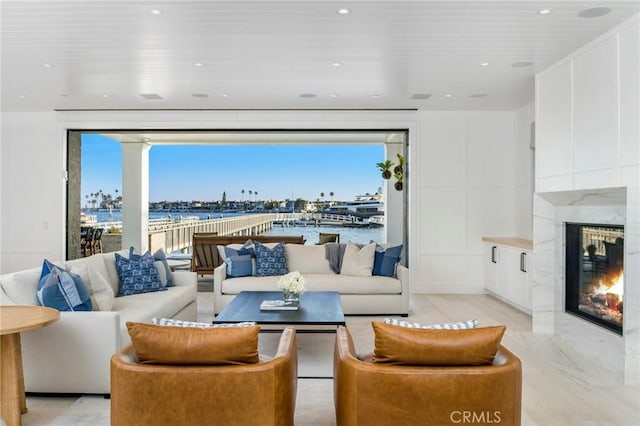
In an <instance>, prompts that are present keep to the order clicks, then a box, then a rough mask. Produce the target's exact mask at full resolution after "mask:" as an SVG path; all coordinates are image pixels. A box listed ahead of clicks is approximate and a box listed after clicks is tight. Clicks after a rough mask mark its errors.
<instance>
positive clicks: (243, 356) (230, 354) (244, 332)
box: [127, 321, 260, 365]
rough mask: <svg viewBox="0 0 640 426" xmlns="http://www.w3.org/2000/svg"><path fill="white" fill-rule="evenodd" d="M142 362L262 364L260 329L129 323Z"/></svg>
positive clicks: (139, 359)
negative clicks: (260, 357) (259, 355)
mask: <svg viewBox="0 0 640 426" xmlns="http://www.w3.org/2000/svg"><path fill="white" fill-rule="evenodd" d="M127 329H128V330H129V335H130V336H131V343H132V344H133V349H134V351H135V353H136V357H137V358H138V361H139V362H141V363H144V364H166V365H229V364H254V363H257V362H259V357H258V333H259V331H260V326H257V325H256V326H253V327H237V328H235V327H233V328H231V327H227V328H207V329H200V328H192V327H165V326H161V325H154V324H144V323H138V322H130V321H129V322H127Z"/></svg>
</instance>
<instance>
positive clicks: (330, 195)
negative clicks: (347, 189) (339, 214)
mask: <svg viewBox="0 0 640 426" xmlns="http://www.w3.org/2000/svg"><path fill="white" fill-rule="evenodd" d="M334 195H336V194H334V192H333V191H331V192H330V193H329V197H331V204H333V196H334Z"/></svg>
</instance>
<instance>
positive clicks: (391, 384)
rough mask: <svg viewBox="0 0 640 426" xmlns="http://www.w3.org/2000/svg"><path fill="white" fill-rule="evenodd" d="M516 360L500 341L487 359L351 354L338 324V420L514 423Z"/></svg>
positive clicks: (518, 389) (347, 425)
mask: <svg viewBox="0 0 640 426" xmlns="http://www.w3.org/2000/svg"><path fill="white" fill-rule="evenodd" d="M521 398H522V372H521V364H520V360H519V359H518V358H517V357H516V356H515V355H514V354H512V353H511V352H509V351H508V350H507V349H505V348H504V347H502V346H500V349H499V351H498V353H497V354H496V356H495V359H494V362H493V365H487V366H435V367H431V366H402V365H382V364H375V363H373V362H372V359H371V357H363V360H360V359H358V357H357V356H356V351H355V347H354V344H353V340H352V338H351V335H350V334H349V331H348V330H347V328H345V327H340V328H339V329H338V332H337V335H336V345H335V355H334V403H335V407H336V421H337V424H338V426H354V425H361V426H365V425H366V426H377V425H390V426H401V425H407V426H409V425H457V424H475V425H481V424H499V425H503V426H507V425H519V424H520V416H521Z"/></svg>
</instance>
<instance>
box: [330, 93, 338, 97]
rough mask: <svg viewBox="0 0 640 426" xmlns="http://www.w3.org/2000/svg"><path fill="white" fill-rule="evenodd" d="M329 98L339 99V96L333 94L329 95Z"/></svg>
mask: <svg viewBox="0 0 640 426" xmlns="http://www.w3.org/2000/svg"><path fill="white" fill-rule="evenodd" d="M329 97H330V98H337V97H338V95H336V94H335V93H332V94H330V95H329Z"/></svg>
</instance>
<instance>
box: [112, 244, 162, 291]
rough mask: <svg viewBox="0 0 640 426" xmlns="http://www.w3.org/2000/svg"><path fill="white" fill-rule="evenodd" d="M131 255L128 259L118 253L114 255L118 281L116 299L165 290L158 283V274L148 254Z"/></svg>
mask: <svg viewBox="0 0 640 426" xmlns="http://www.w3.org/2000/svg"><path fill="white" fill-rule="evenodd" d="M131 254H132V255H131V258H130V259H127V258H126V257H123V256H120V255H119V254H118V253H116V255H115V256H116V270H117V271H118V278H119V279H120V289H119V291H118V297H120V296H129V295H132V294H140V293H150V292H153V291H162V290H166V287H165V286H164V285H162V281H160V274H159V273H158V269H157V268H156V266H155V265H154V260H153V257H152V256H151V255H150V254H149V253H145V254H143V255H137V254H133V253H131Z"/></svg>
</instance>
